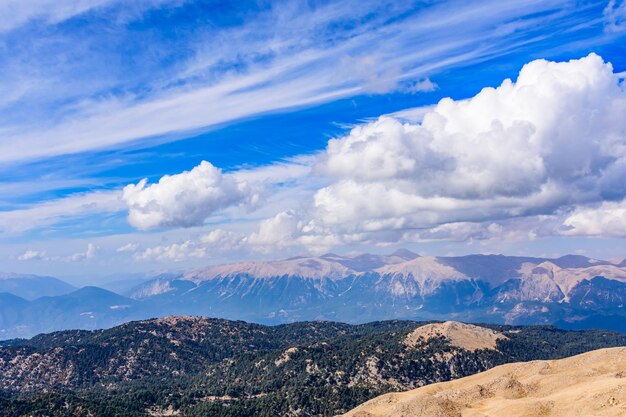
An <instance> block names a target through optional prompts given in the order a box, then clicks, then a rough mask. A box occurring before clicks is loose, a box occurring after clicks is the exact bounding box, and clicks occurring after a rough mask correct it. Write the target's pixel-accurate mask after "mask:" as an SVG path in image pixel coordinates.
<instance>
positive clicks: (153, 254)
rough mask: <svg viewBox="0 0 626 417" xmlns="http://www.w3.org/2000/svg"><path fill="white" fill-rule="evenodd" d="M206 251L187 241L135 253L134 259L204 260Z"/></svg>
mask: <svg viewBox="0 0 626 417" xmlns="http://www.w3.org/2000/svg"><path fill="white" fill-rule="evenodd" d="M205 256H206V249H205V248H203V247H201V246H198V244H197V243H196V242H193V241H191V240H187V241H185V242H183V243H172V244H171V245H159V246H155V247H152V248H147V249H145V250H144V251H142V252H137V253H135V255H134V258H135V259H136V260H139V261H145V260H158V261H174V262H180V261H184V260H186V259H188V258H204V257H205Z"/></svg>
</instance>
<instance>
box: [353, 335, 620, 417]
mask: <svg viewBox="0 0 626 417" xmlns="http://www.w3.org/2000/svg"><path fill="white" fill-rule="evenodd" d="M624 375H626V348H623V347H620V348H611V349H600V350H596V351H592V352H588V353H584V354H582V355H578V356H573V357H571V358H566V359H560V360H552V361H533V362H526V363H514V364H507V365H502V366H498V367H496V368H493V369H491V370H489V371H486V372H482V373H479V374H476V375H472V376H469V377H466V378H461V379H458V380H455V381H449V382H443V383H439V384H432V385H429V386H425V387H421V388H417V389H415V390H412V391H408V392H404V393H393V394H386V395H382V396H380V397H377V398H375V399H373V400H370V401H368V402H366V403H364V404H362V405H361V406H359V407H357V408H355V409H354V410H352V411H350V412H349V413H347V414H344V416H345V417H400V416H412V417H422V416H423V417H427V416H429V417H430V416H435V415H436V416H442V417H456V416H461V415H463V416H493V417H495V416H503V415H506V416H512V417H522V416H524V417H527V416H583V415H588V416H592V415H593V416H623V415H626V384H625V383H624Z"/></svg>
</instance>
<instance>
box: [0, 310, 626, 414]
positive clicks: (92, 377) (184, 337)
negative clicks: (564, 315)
mask: <svg viewBox="0 0 626 417" xmlns="http://www.w3.org/2000/svg"><path fill="white" fill-rule="evenodd" d="M625 345H626V335H623V334H619V333H613V332H609V331H582V332H570V331H562V330H557V329H555V328H553V327H545V326H521V327H512V326H476V325H469V324H462V323H455V322H452V323H450V322H448V323H417V322H411V321H387V322H374V323H368V324H363V325H349V324H341V323H332V322H304V323H293V324H288V325H279V326H264V325H258V324H250V323H245V322H240V321H227V320H218V319H207V318H202V317H168V318H164V319H155V320H144V321H137V322H132V323H128V324H125V325H122V326H119V327H115V328H112V329H109V330H101V331H82V330H73V331H64V332H57V333H51V334H45V335H40V336H37V337H35V338H33V339H30V340H12V341H8V342H4V346H3V347H0V410H1V411H0V416H21V415H36V416H38V415H46V416H55V417H56V416H83V415H84V416H87V415H89V416H146V415H167V414H168V413H169V414H170V415H180V416H194V417H195V416H206V415H211V416H276V415H281V416H326V415H335V414H337V413H343V412H347V411H348V410H350V409H351V408H354V407H355V406H357V405H358V404H360V403H362V402H364V401H367V400H368V399H371V398H374V397H376V396H377V395H380V394H384V393H387V392H391V391H401V390H409V389H414V388H418V387H421V386H424V385H427V384H432V383H437V382H441V381H449V380H451V379H455V378H460V377H464V376H468V375H473V374H475V373H477V372H482V371H484V370H487V369H490V368H492V367H494V366H498V365H501V364H505V363H510V362H518V361H527V360H533V359H554V358H562V357H566V356H570V355H574V354H578V353H582V352H585V351H588V350H592V349H598V348H603V347H611V346H625Z"/></svg>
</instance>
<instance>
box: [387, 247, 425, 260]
mask: <svg viewBox="0 0 626 417" xmlns="http://www.w3.org/2000/svg"><path fill="white" fill-rule="evenodd" d="M390 256H397V257H398V258H402V259H406V260H407V261H410V260H411V259H415V258H419V257H420V255H419V254H417V253H415V252H411V251H410V250H408V249H404V248H401V249H398V250H396V251H395V252H393V253H392V254H391V255H390Z"/></svg>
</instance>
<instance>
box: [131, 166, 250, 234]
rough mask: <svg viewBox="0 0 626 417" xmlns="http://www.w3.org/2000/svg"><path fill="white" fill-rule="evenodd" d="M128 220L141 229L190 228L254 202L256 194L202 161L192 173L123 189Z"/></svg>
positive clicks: (145, 181)
mask: <svg viewBox="0 0 626 417" xmlns="http://www.w3.org/2000/svg"><path fill="white" fill-rule="evenodd" d="M123 199H124V201H125V202H126V204H127V205H128V209H129V214H128V221H129V223H130V224H131V225H133V226H134V227H136V228H138V229H144V230H145V229H150V228H154V227H162V226H167V227H190V226H197V225H200V224H202V223H203V222H204V221H205V220H206V218H207V217H209V216H210V215H211V214H213V213H214V212H216V211H217V210H219V209H223V208H226V207H228V206H231V205H236V204H241V203H244V202H245V201H251V202H254V200H255V194H254V193H253V192H252V190H251V189H250V187H249V186H248V184H247V183H246V182H244V181H237V180H236V179H235V178H233V177H232V176H229V175H224V174H222V172H221V170H219V169H218V168H216V167H214V166H213V165H212V164H210V163H208V162H206V161H203V162H202V163H201V164H200V165H198V166H196V167H195V168H193V169H192V170H191V171H185V172H183V173H181V174H177V175H171V176H170V175H165V176H163V177H162V178H161V179H160V180H159V182H158V183H156V184H151V185H147V180H146V179H143V180H142V181H140V182H139V183H138V184H136V185H135V184H130V185H127V186H126V187H124V193H123Z"/></svg>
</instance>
